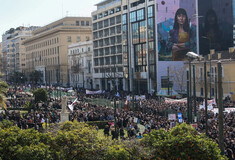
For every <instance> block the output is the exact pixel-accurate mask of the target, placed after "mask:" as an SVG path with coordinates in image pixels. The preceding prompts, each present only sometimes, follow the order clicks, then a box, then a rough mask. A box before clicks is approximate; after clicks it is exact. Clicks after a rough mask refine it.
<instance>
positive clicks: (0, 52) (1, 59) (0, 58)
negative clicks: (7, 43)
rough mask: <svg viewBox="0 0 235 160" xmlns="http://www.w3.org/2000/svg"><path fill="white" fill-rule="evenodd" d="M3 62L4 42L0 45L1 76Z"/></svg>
mask: <svg viewBox="0 0 235 160" xmlns="http://www.w3.org/2000/svg"><path fill="white" fill-rule="evenodd" d="M2 62H3V53H2V42H1V43H0V73H1V74H3V67H2Z"/></svg>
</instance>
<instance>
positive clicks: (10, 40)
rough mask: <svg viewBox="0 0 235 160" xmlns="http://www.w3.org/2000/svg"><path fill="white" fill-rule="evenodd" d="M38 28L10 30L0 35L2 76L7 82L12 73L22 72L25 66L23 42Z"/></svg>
mask: <svg viewBox="0 0 235 160" xmlns="http://www.w3.org/2000/svg"><path fill="white" fill-rule="evenodd" d="M37 28H39V27H36V26H31V27H22V26H20V27H17V28H16V29H14V28H11V29H10V30H8V31H6V33H5V34H3V35H2V52H3V58H4V59H3V61H4V63H5V64H6V67H4V68H3V70H4V75H6V77H8V78H6V79H7V80H9V77H10V75H11V74H12V73H13V72H23V71H24V68H25V66H26V61H25V59H26V55H25V48H24V45H22V43H23V41H24V40H25V39H27V38H29V37H30V36H31V35H32V31H33V30H35V29H37Z"/></svg>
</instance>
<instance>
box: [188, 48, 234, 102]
mask: <svg viewBox="0 0 235 160" xmlns="http://www.w3.org/2000/svg"><path fill="white" fill-rule="evenodd" d="M218 61H220V62H221V66H222V90H223V99H224V98H225V97H227V96H229V97H230V98H231V100H232V101H235V75H234V73H233V72H234V69H233V68H234V67H235V51H234V48H230V49H229V50H227V51H222V52H215V51H214V50H211V53H210V54H208V55H206V56H204V57H202V56H201V57H200V59H199V60H194V61H193V62H192V63H191V65H195V79H196V81H195V85H196V96H197V97H205V74H206V77H207V79H206V81H207V91H208V93H207V96H208V98H212V99H213V98H218V95H217V93H218V87H217V84H218V78H217V76H218V66H217V63H218ZM205 62H206V73H205V72H204V63H205ZM187 66H188V64H187ZM192 73H193V72H192ZM192 79H193V74H192ZM191 82H192V85H191V86H193V81H191Z"/></svg>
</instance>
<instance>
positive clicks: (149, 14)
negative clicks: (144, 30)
mask: <svg viewBox="0 0 235 160" xmlns="http://www.w3.org/2000/svg"><path fill="white" fill-rule="evenodd" d="M153 14H154V12H153V6H149V7H148V18H150V17H153Z"/></svg>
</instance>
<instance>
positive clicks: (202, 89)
mask: <svg viewBox="0 0 235 160" xmlns="http://www.w3.org/2000/svg"><path fill="white" fill-rule="evenodd" d="M201 96H203V88H201Z"/></svg>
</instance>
